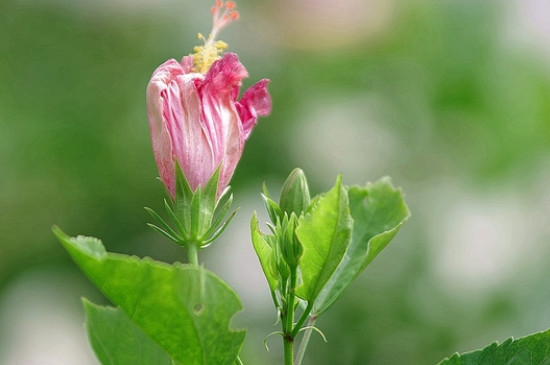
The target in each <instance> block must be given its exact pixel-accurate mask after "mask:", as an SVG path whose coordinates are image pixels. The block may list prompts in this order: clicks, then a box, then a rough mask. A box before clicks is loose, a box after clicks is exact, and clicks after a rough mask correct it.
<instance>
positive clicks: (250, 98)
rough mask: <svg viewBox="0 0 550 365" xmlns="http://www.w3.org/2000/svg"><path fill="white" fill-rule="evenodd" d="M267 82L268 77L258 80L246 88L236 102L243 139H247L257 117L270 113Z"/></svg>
mask: <svg viewBox="0 0 550 365" xmlns="http://www.w3.org/2000/svg"><path fill="white" fill-rule="evenodd" d="M268 84H269V80H268V79H263V80H260V81H258V82H257V83H255V84H254V85H252V86H251V87H250V88H249V89H248V90H246V91H245V93H244V95H243V97H242V98H241V100H240V101H239V102H237V103H236V107H237V111H238V112H239V116H240V118H241V123H242V126H243V132H244V138H245V139H248V137H249V136H250V133H252V129H253V128H254V126H255V125H256V124H257V123H258V117H263V116H266V115H269V114H270V113H271V96H270V95H269V93H268V91H267V85H268Z"/></svg>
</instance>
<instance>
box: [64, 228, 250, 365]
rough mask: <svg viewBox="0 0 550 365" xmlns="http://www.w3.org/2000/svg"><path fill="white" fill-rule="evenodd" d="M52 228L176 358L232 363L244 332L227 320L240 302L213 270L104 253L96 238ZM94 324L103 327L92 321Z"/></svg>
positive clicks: (108, 291)
mask: <svg viewBox="0 0 550 365" xmlns="http://www.w3.org/2000/svg"><path fill="white" fill-rule="evenodd" d="M54 233H55V234H56V236H57V237H58V239H59V240H60V241H61V243H62V244H63V246H64V247H65V249H66V250H67V251H68V252H69V254H70V255H71V257H72V258H73V260H74V261H75V262H76V264H77V265H78V266H80V268H81V269H82V270H83V271H84V273H85V274H86V275H87V276H88V277H89V278H90V280H91V281H92V282H93V283H94V284H95V285H96V286H97V287H98V288H99V289H100V290H101V291H102V292H103V293H104V294H105V295H106V296H107V297H108V298H109V299H110V300H111V301H112V302H113V303H114V304H116V305H117V306H118V307H119V308H120V309H121V310H122V311H123V312H124V313H125V314H126V315H127V316H128V318H129V319H130V320H131V321H132V322H133V323H135V324H136V325H137V326H138V327H139V328H141V330H143V332H144V333H145V334H146V335H147V336H148V337H149V338H150V339H152V340H153V341H154V342H155V343H156V344H157V345H158V346H159V347H160V348H162V349H163V350H164V351H165V352H166V353H167V354H168V355H169V356H170V357H171V358H172V359H173V360H174V361H176V362H181V363H185V364H191V365H195V364H196V365H201V364H202V365H204V364H216V365H218V364H222V365H223V364H232V363H234V362H235V359H236V358H237V355H238V353H239V350H240V347H241V345H242V342H243V340H244V336H245V331H244V330H233V329H231V328H230V322H231V319H232V318H233V316H234V315H235V313H237V312H238V311H240V310H241V309H242V305H241V303H240V300H239V298H238V296H237V295H236V294H235V292H234V291H233V290H232V289H231V288H230V287H229V286H228V285H227V284H226V283H224V282H223V281H222V280H221V279H220V278H218V277H217V276H216V275H215V274H213V273H212V272H210V271H208V270H206V269H205V268H203V267H198V266H190V265H183V264H179V263H175V264H173V265H168V264H166V263H163V262H158V261H154V260H152V259H149V258H144V259H140V258H138V257H135V256H132V257H131V256H127V255H121V254H114V253H107V252H106V251H105V248H104V247H103V245H102V243H101V241H100V240H98V239H96V238H90V237H83V236H79V237H76V238H71V237H68V236H67V235H66V234H64V233H63V232H62V231H61V230H60V229H59V228H57V227H56V228H54ZM119 320H120V318H119ZM90 323H91V322H90ZM94 326H95V327H94ZM94 328H96V329H97V328H102V326H101V324H100V323H99V324H98V323H94V324H92V329H94ZM106 331H107V329H105V328H102V329H101V330H97V331H96V332H94V333H105V332H106ZM110 341H112V339H110ZM115 342H117V341H115Z"/></svg>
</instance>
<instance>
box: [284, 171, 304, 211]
mask: <svg viewBox="0 0 550 365" xmlns="http://www.w3.org/2000/svg"><path fill="white" fill-rule="evenodd" d="M310 203H311V197H310V196H309V187H308V185H307V180H306V175H304V172H303V171H302V170H301V169H298V168H296V169H294V170H293V171H292V172H291V173H290V175H289V176H288V178H287V179H286V182H285V184H284V185H283V189H282V191H281V200H280V204H279V206H280V207H281V211H282V212H283V213H287V214H288V215H291V213H294V214H296V215H297V216H298V217H299V216H300V215H301V214H303V213H304V212H305V211H307V209H308V207H309V205H310Z"/></svg>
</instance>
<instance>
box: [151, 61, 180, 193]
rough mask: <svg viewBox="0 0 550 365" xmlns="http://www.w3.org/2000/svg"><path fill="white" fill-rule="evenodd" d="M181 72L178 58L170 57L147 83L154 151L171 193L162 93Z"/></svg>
mask: <svg viewBox="0 0 550 365" xmlns="http://www.w3.org/2000/svg"><path fill="white" fill-rule="evenodd" d="M179 74H181V67H180V65H179V64H178V63H177V62H176V60H173V59H170V60H168V61H166V62H165V63H163V64H162V65H160V66H159V67H158V68H157V69H156V70H155V72H154V73H153V76H152V77H151V81H150V82H149V84H148V85H147V114H148V117H149V128H150V131H151V140H152V144H153V153H154V155H155V161H156V163H157V167H158V170H159V174H160V176H161V179H162V181H163V182H164V184H165V186H166V188H167V189H168V191H170V193H171V194H172V195H173V194H174V187H175V175H174V161H173V154H172V141H171V138H170V133H169V131H168V128H167V126H166V124H165V122H164V117H163V114H164V112H163V104H164V102H163V99H162V96H161V94H162V93H163V92H164V90H165V89H166V87H167V85H168V84H169V83H170V82H171V80H172V79H173V78H174V77H175V76H177V75H179Z"/></svg>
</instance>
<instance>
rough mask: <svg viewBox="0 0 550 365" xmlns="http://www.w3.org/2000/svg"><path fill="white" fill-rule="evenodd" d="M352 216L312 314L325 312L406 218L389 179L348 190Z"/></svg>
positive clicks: (407, 215)
mask: <svg viewBox="0 0 550 365" xmlns="http://www.w3.org/2000/svg"><path fill="white" fill-rule="evenodd" d="M348 197H349V207H350V212H351V216H352V217H353V220H354V224H353V233H352V238H351V243H350V245H349V247H348V249H347V251H346V254H345V256H344V258H343V260H342V262H340V265H339V266H338V269H337V270H336V271H335V273H334V275H333V276H332V277H331V278H330V280H329V282H328V283H327V285H326V286H325V288H324V289H323V291H322V292H321V293H320V294H319V296H318V298H317V300H316V302H315V305H314V308H313V311H312V314H314V315H317V316H318V315H320V314H321V313H322V312H324V311H326V310H327V309H328V308H329V307H330V306H331V305H332V304H333V303H334V301H335V300H336V299H338V297H339V296H340V295H341V294H342V292H343V291H344V290H345V289H346V288H347V287H348V285H349V284H350V283H351V282H352V281H353V279H355V278H356V277H357V275H359V274H360V273H361V272H362V271H363V270H364V269H365V267H366V266H367V265H368V264H369V263H370V262H372V260H373V259H374V258H375V257H376V255H378V254H379V253H380V252H381V251H382V249H383V248H384V247H386V246H387V245H388V243H389V242H390V241H391V239H392V238H393V237H394V236H395V234H396V233H397V232H398V231H399V229H400V228H401V226H402V225H403V224H404V223H405V221H406V220H407V219H408V217H409V216H410V212H409V209H408V208H407V205H406V204H405V201H404V200H403V194H402V192H401V190H399V189H395V188H394V187H393V185H392V184H391V180H390V179H389V178H382V179H380V180H379V181H377V182H376V183H374V184H367V186H366V187H358V186H354V187H350V188H348Z"/></svg>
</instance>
